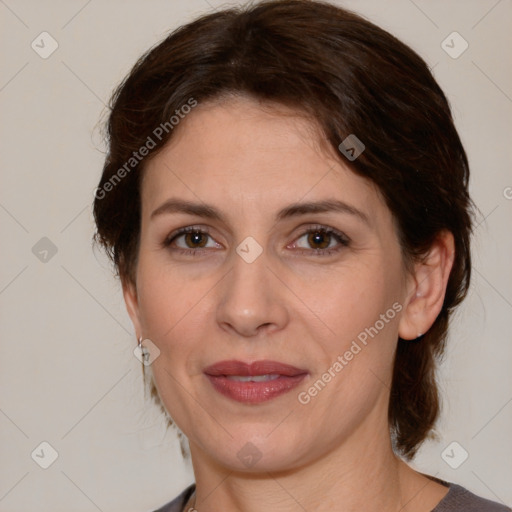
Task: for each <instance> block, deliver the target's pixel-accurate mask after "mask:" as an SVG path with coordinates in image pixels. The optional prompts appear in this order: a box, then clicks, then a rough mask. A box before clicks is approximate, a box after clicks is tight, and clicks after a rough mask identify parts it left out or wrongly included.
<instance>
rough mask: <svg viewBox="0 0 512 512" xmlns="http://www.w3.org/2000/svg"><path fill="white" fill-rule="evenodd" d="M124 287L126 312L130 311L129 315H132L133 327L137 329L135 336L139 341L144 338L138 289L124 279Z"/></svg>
mask: <svg viewBox="0 0 512 512" xmlns="http://www.w3.org/2000/svg"><path fill="white" fill-rule="evenodd" d="M122 286H123V297H124V302H125V304H126V310H127V311H128V315H130V318H131V320H132V323H133V327H134V329H135V336H137V339H139V337H140V336H142V327H141V322H140V315H139V299H138V297H137V289H136V286H135V284H134V283H132V282H131V281H130V280H129V279H126V280H125V279H123V281H122Z"/></svg>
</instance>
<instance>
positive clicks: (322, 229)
mask: <svg viewBox="0 0 512 512" xmlns="http://www.w3.org/2000/svg"><path fill="white" fill-rule="evenodd" d="M187 233H196V234H201V235H208V236H210V231H209V230H208V229H207V228H198V227H194V226H187V227H185V228H181V229H178V230H177V231H175V232H174V233H172V234H171V235H169V236H168V237H167V238H166V239H165V240H164V241H163V242H162V246H163V247H164V248H170V245H171V244H172V242H174V241H175V240H176V239H177V238H179V237H180V236H181V235H183V234H187ZM310 233H322V234H323V235H331V236H332V237H334V239H335V240H336V241H337V242H339V244H340V245H339V246H338V247H337V248H336V249H309V250H304V249H299V253H300V254H309V255H314V256H330V255H332V254H335V253H338V252H340V251H341V250H342V249H343V248H344V247H348V246H349V245H350V239H349V238H348V237H347V236H346V235H345V234H343V233H342V232H340V231H337V230H336V229H333V228H329V227H326V226H321V225H317V226H312V227H309V228H308V229H307V230H306V231H304V232H302V233H301V234H300V235H299V236H298V238H297V240H299V239H301V238H302V237H303V236H304V235H308V234H310ZM171 250H173V251H178V252H179V253H180V254H185V255H189V256H196V255H198V253H201V252H203V250H205V249H203V248H197V249H182V248H180V247H178V248H172V249H171ZM206 250H207V249H206Z"/></svg>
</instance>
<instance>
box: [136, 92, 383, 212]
mask: <svg viewBox="0 0 512 512" xmlns="http://www.w3.org/2000/svg"><path fill="white" fill-rule="evenodd" d="M323 137H324V136H323V135H322V132H321V130H320V128H319V127H318V125H317V124H315V122H314V121H312V120H310V119H308V118H307V117H305V116H304V115H302V114H301V113H299V112H297V111H293V110H291V109H288V108H287V107H284V106H281V105H275V104H272V105H269V104H263V105H262V104H260V103H257V102H256V101H255V100H252V99H248V98H236V99H229V100H225V101H222V102H210V103H206V104H199V105H198V106H197V107H196V108H195V109H194V110H193V111H192V112H191V113H190V114H188V115H187V116H186V117H185V119H183V120H182V121H181V125H180V126H178V129H177V130H176V132H175V133H173V137H172V139H171V140H170V141H169V143H168V144H167V146H166V147H165V148H164V149H163V150H162V151H161V152H160V153H159V154H158V155H157V156H156V157H155V158H153V159H152V160H151V161H150V162H148V165H147V166H146V169H145V170H144V179H143V185H142V198H143V216H147V215H149V214H150V212H151V211H153V210H154V208H156V207H157V206H158V205H159V204H160V203H162V202H163V201H165V200H166V199H167V198H168V197H169V196H171V195H172V196H174V197H184V198H188V199H190V200H193V201H204V202H207V203H210V204H211V203H213V204H217V205H219V207H221V208H226V209H231V211H232V213H234V214H237V213H239V214H242V213H244V212H245V213H247V210H248V209H251V210H253V211H254V208H256V209H263V208H264V209H265V210H266V211H267V210H275V211H277V210H278V209H281V208H282V207H283V205H285V204H288V203H292V202H297V201H300V200H301V199H304V200H308V201H312V200H319V199H325V198H326V197H329V198H335V197H338V198H340V199H342V200H348V199H351V200H352V201H354V202H357V203H358V204H359V207H360V208H364V209H365V210H366V212H367V213H368V216H369V217H372V216H375V215H377V214H379V213H382V211H380V210H382V209H383V208H384V209H387V208H386V207H385V205H384V203H383V201H382V199H381V197H380V194H379V193H378V190H377V189H376V187H375V186H374V184H373V183H371V182H369V181H368V180H366V179H364V178H363V177H361V176H359V175H356V174H355V173H354V172H353V171H351V170H350V168H349V167H348V166H347V164H345V163H344V162H343V157H340V156H339V155H336V154H335V153H334V151H333V150H332V149H330V147H329V145H328V144H327V143H326V141H325V139H324V138H323Z"/></svg>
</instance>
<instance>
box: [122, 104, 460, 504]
mask: <svg viewBox="0 0 512 512" xmlns="http://www.w3.org/2000/svg"><path fill="white" fill-rule="evenodd" d="M361 138H363V137H361ZM343 158H344V157H342V156H340V155H336V154H335V153H334V152H333V151H332V150H330V149H329V148H327V147H326V146H325V144H323V140H322V138H321V135H320V132H319V131H318V130H317V128H316V126H315V125H314V124H313V122H312V121H311V120H308V119H306V118H304V117H301V116H299V115H298V114H297V113H296V112H293V111H290V110H287V109H286V108H285V107H283V106H277V105H269V104H261V103H259V102H257V101H255V100H253V99H250V98H246V97H233V98H229V99H227V100H223V101H217V102H209V103H204V104H200V105H199V106H197V107H196V108H195V109H194V110H193V111H192V113H190V114H189V115H188V116H187V118H186V119H185V120H183V121H182V122H181V124H180V125H179V127H178V129H176V132H175V133H174V134H173V138H172V139H171V141H170V142H169V143H168V145H167V146H166V147H165V148H164V149H163V151H162V152H160V153H158V155H157V156H156V157H154V158H153V159H152V160H150V161H149V162H148V163H147V166H146V168H145V171H144V173H145V174H144V179H143V183H142V189H141V194H142V224H141V239H140V249H139V258H138V261H137V268H136V282H135V283H130V282H129V281H128V280H124V282H123V292H124V297H125V301H126V305H127V309H128V312H129V314H130V317H131V319H132V321H133V324H134V327H135V330H136V334H137V336H138V337H139V336H142V337H143V338H149V339H150V340H151V341H152V342H153V343H154V344H155V345H156V346H157V347H158V349H159V350H160V355H159V357H158V358H157V359H155V361H154V362H153V364H152V371H153V374H154V378H155V383H156V386H157V389H158V392H159V394H160V397H161V399H162V401H163V403H164V405H165V407H166V409H167V410H168V412H169V414H170V415H171V417H172V418H173V420H174V421H175V422H176V424H177V425H178V426H179V428H180V429H181V430H182V431H183V432H184V433H185V434H186V436H187V437H188V439H189V442H190V450H191V456H192V463H193V467H194V473H195V477H196V501H195V503H196V504H195V509H196V510H198V511H199V512H202V511H208V512H217V511H223V512H226V511H240V510H243V511H244V512H252V511H254V512H256V511H261V510H272V511H277V512H279V511H292V510H293V511H296V510H304V509H305V510H308V511H324V510H325V511H327V510H329V511H331V510H337V511H342V512H348V511H356V510H358V511H360V510H366V511H369V512H372V511H376V512H377V511H379V512H383V511H384V512H386V511H398V510H401V511H403V512H409V511H414V512H428V511H430V510H432V509H433V508H434V507H435V505H436V504H437V503H438V502H439V501H440V500H441V499H442V498H443V497H444V495H445V494H446V492H447V491H448V489H447V488H446V487H445V486H442V485H440V484H439V483H436V482H434V481H432V480H430V479H428V478H427V477H426V476H423V475H422V474H420V473H417V472H416V471H413V470H412V469H411V468H410V467H409V466H408V465H406V464H405V463H404V462H403V461H401V460H400V459H399V458H397V457H396V456H395V455H394V454H393V451H392V448H391V443H390V436H389V431H388V425H387V409H388V402H389V386H390V382H391V371H392V366H393V356H394V352H395V349H396V344H397V338H398V336H399V335H400V336H401V337H402V338H404V339H415V338H416V337H417V336H418V335H419V334H421V333H425V332H426V331H427V330H428V329H429V327H430V326H431V325H432V323H433V322H434V320H435V318H436V317H437V315H438V313H439V311H440V310H441V307H442V302H443V297H444V293H445V288H446V283H447V279H448V276H449V272H450V269H451V266H452V262H453V251H454V248H453V247H454V246H453V237H452V236H451V234H449V233H442V234H440V236H439V237H438V239H437V241H436V242H435V243H434V244H433V246H432V248H431V250H430V252H429V253H428V254H427V255H426V256H425V259H424V260H423V261H422V263H417V264H415V266H414V268H413V269H412V271H411V272H407V271H406V267H405V263H404V259H403V256H402V254H401V250H400V247H399V244H398V238H397V234H396V227H395V224H394V220H393V217H392V214H391V212H390V210H389V209H388V208H387V206H386V204H385V203H384V201H383V199H382V197H381V196H380V194H379V192H378V190H377V189H376V187H375V186H373V184H372V183H370V182H369V181H367V180H365V179H364V178H362V177H360V176H358V175H356V174H354V173H353V172H352V171H350V169H349V168H348V167H347V165H346V162H345V161H344V160H343ZM170 198H178V199H186V200H188V201H192V202H196V203H199V204H202V203H207V204H209V205H212V206H214V207H215V208H217V209H218V210H220V212H221V213H222V214H223V216H224V217H225V218H224V219H223V220H216V219H211V218H207V217H204V216H197V215H191V214H189V213H183V212H174V213H169V212H167V213H162V214H159V215H154V216H153V217H152V216H151V214H152V212H154V211H155V210H156V209H157V208H159V207H160V206H161V205H162V204H163V203H165V202H166V201H167V200H168V199H170ZM325 199H337V200H340V201H343V202H345V203H347V204H348V205H350V206H351V207H352V208H354V209H357V210H358V211H360V212H362V213H363V215H364V216H365V217H366V219H367V220H366V221H364V220H362V219H361V218H360V217H359V216H358V215H355V214H353V213H347V212H344V213H340V212H335V211H329V212H323V213H309V214H305V215H300V216H296V217H290V218H286V219H282V220H276V214H277V212H278V211H279V210H281V209H282V208H284V207H286V206H288V205H290V204H291V203H296V202H306V201H308V202H309V201H321V200H325ZM186 226H194V227H196V228H201V229H205V228H208V229H209V235H204V236H203V238H200V237H199V238H194V237H190V236H188V237H187V235H183V236H181V237H179V238H177V239H175V240H174V241H173V242H172V243H171V245H170V246H167V247H165V246H164V245H163V242H164V241H165V240H166V238H168V237H169V235H172V234H173V233H174V232H175V231H176V230H177V229H179V228H182V227H186ZM319 226H320V227H325V228H333V229H335V230H338V231H340V232H342V233H343V234H344V235H345V236H346V237H348V238H349V239H350V242H349V244H348V245H347V246H345V245H342V244H340V242H338V241H337V240H336V238H334V237H332V236H331V237H329V235H324V238H321V237H320V239H318V238H312V237H311V236H310V237H309V238H308V230H309V229H312V230H313V233H315V229H318V227H319ZM249 236H250V237H253V238H254V239H255V240H256V241H257V243H258V244H259V245H260V246H261V248H262V249H263V252H262V254H261V255H260V256H259V257H258V258H257V259H256V260H255V261H254V262H252V263H247V262H246V261H245V260H244V259H243V258H242V257H240V256H239V255H238V254H237V252H236V248H237V246H238V245H239V244H240V243H241V242H242V241H243V240H244V239H245V238H246V237H249ZM318 240H319V241H318ZM324 247H328V248H331V249H339V251H337V252H333V253H332V254H330V255H318V253H319V252H321V251H322V250H323V251H325V250H326V249H325V248H324ZM180 248H181V249H184V250H186V249H189V250H191V249H194V248H196V249H198V248H199V249H200V250H199V251H198V252H196V254H194V255H191V254H183V253H180V252H179V249H180ZM315 252H316V254H315ZM394 303H398V304H399V305H400V306H402V308H401V311H399V312H398V313H397V314H396V316H394V318H393V319H391V320H389V321H388V322H387V323H386V324H385V326H384V328H382V329H381V330H380V331H379V332H378V334H377V335H376V336H374V337H373V338H371V339H370V341H369V342H368V344H367V345H366V346H364V347H363V348H362V350H361V351H360V352H359V353H358V354H357V355H355V356H354V358H353V359H352V360H351V361H349V362H348V364H347V365H346V366H344V368H343V369H342V371H340V372H339V373H338V374H337V376H336V377H335V378H333V379H332V380H331V382H329V383H328V384H327V385H326V386H325V388H324V389H323V390H322V391H321V392H319V393H318V394H317V395H316V396H315V397H313V398H312V399H311V401H310V402H309V403H307V404H305V405H303V404H301V403H299V401H298V399H297V395H298V393H300V392H301V391H304V390H306V391H307V390H308V388H310V387H311V385H312V384H313V383H314V382H315V381H317V380H318V379H319V378H320V376H321V375H322V374H323V373H324V372H326V371H327V369H328V368H329V367H332V365H333V363H334V362H335V361H336V360H337V357H338V356H339V355H343V354H344V353H345V352H346V351H347V350H348V349H349V347H350V345H351V343H352V341H353V340H355V339H356V338H357V336H358V334H359V333H361V332H362V331H364V329H365V328H367V327H370V326H374V325H375V324H376V321H377V320H378V319H379V318H380V315H381V314H385V313H386V311H387V310H389V309H390V308H391V307H392V305H393V304H394ZM224 359H240V360H243V361H248V362H252V361H255V360H260V359H272V360H276V361H281V362H285V363H288V364H292V365H294V366H297V367H299V368H304V369H307V370H308V372H309V375H308V377H307V378H306V380H305V381H304V382H303V383H301V385H300V386H299V387H298V388H296V389H294V390H293V391H291V392H289V393H286V394H284V395H281V396H279V397H277V398H274V399H273V400H270V401H267V402H264V403H261V404H242V403H239V402H235V401H233V400H231V399H229V398H226V397H224V396H222V395H220V394H219V393H218V392H217V391H215V390H214V388H213V387H212V385H211V384H210V382H209V381H208V380H207V378H206V377H205V375H204V374H203V369H204V368H205V367H206V366H208V365H210V364H213V363H215V362H217V361H220V360H224ZM248 442H250V443H252V444H253V445H255V446H256V447H257V450H258V452H259V454H260V455H261V458H260V459H259V460H258V461H257V462H256V463H255V464H254V465H253V466H251V467H246V465H244V464H243V463H242V461H241V460H240V459H239V458H238V456H237V453H238V452H239V451H240V450H241V449H242V448H243V447H244V446H245V445H246V443H248ZM191 504H194V500H191ZM189 505H190V504H189ZM301 507H303V508H301ZM185 510H187V508H186V509H185Z"/></svg>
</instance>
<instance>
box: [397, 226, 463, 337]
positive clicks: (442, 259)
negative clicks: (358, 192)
mask: <svg viewBox="0 0 512 512" xmlns="http://www.w3.org/2000/svg"><path fill="white" fill-rule="evenodd" d="M454 256H455V242H454V239H453V235H452V233H450V232H449V231H442V232H441V233H440V234H439V235H438V236H437V238H436V240H435V241H434V243H433V244H432V246H431V247H430V249H429V251H428V253H427V254H426V255H425V256H424V257H423V259H422V260H421V261H420V262H418V263H415V265H414V273H413V275H412V276H411V278H410V281H409V290H408V296H407V299H406V304H405V305H404V312H403V314H402V316H401V318H400V322H399V325H398V335H399V336H400V338H402V339H404V340H414V339H416V338H418V337H419V336H421V335H422V334H425V333H426V332H427V331H428V330H429V329H430V327H431V326H432V324H433V323H434V322H435V320H436V318H437V316H438V315H439V313H440V312H441V309H442V307H443V302H444V297H445V294H446V286H447V283H448V278H449V276H450V271H451V269H452V266H453V260H454Z"/></svg>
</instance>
